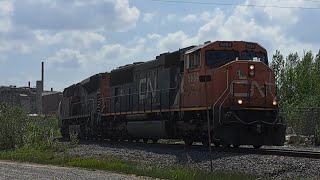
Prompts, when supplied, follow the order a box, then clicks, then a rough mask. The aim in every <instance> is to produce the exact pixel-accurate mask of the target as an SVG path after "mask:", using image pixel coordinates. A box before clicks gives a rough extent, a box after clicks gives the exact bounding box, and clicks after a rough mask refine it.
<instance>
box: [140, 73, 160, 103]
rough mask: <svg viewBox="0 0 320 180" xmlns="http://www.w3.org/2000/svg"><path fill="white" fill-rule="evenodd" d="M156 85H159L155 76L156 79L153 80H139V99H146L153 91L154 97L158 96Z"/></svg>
mask: <svg viewBox="0 0 320 180" xmlns="http://www.w3.org/2000/svg"><path fill="white" fill-rule="evenodd" d="M156 87H157V78H156V76H154V81H153V82H152V81H151V78H150V77H148V78H142V79H140V82H139V99H140V100H142V99H146V98H148V97H149V93H151V95H152V97H153V98H155V97H156Z"/></svg>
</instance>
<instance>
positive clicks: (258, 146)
mask: <svg viewBox="0 0 320 180" xmlns="http://www.w3.org/2000/svg"><path fill="white" fill-rule="evenodd" d="M261 147H262V145H253V148H255V149H260V148H261Z"/></svg>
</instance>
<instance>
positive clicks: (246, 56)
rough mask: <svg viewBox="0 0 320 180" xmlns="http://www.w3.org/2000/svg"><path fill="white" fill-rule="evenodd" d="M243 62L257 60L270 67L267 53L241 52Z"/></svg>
mask: <svg viewBox="0 0 320 180" xmlns="http://www.w3.org/2000/svg"><path fill="white" fill-rule="evenodd" d="M241 59H242V60H255V59H257V60H258V61H261V62H263V63H265V64H266V65H268V57H267V54H266V53H263V52H253V51H242V52H241Z"/></svg>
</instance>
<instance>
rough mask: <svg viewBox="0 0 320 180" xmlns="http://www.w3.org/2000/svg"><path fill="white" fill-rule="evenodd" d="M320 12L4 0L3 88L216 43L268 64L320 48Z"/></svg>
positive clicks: (76, 77)
mask: <svg viewBox="0 0 320 180" xmlns="http://www.w3.org/2000/svg"><path fill="white" fill-rule="evenodd" d="M197 2H211V3H212V2H213V3H214V2H217V3H221V2H223V3H230V4H238V5H248V4H249V5H262V6H274V5H275V6H280V7H284V6H285V7H312V8H320V2H315V1H310V0H268V1H267V0H245V1H244V0H229V1H209V0H201V1H200V0H199V1H197ZM319 18H320V9H299V8H272V7H262V8H261V7H248V6H219V5H214V4H184V3H169V2H158V1H152V0H130V1H129V0H90V1H89V0H68V1H66V0H24V1H21V0H20V1H18V0H0V77H1V78H0V85H17V86H26V85H27V84H28V81H31V85H32V86H35V81H36V80H38V79H40V77H41V76H40V66H41V61H44V62H45V67H46V68H45V88H46V89H50V88H51V87H53V88H54V89H56V90H63V88H65V87H67V86H69V85H71V84H73V83H76V82H79V81H81V80H83V79H85V78H87V77H88V76H90V75H93V74H95V73H99V72H105V71H110V70H112V69H114V68H116V67H117V66H120V65H125V64H128V63H133V62H135V61H146V60H151V59H153V58H154V57H155V56H157V55H158V54H160V53H163V52H167V51H174V50H176V49H178V48H182V47H185V46H190V45H198V44H202V43H203V42H205V41H208V40H211V41H215V40H245V41H255V42H258V43H260V44H261V45H263V46H265V47H266V48H267V50H268V51H269V56H270V58H271V56H272V54H273V53H274V52H275V50H276V49H279V50H280V51H281V52H282V53H283V54H285V55H286V54H288V53H290V52H298V53H300V54H302V51H303V50H304V49H305V50H312V51H313V52H314V53H316V52H318V51H319V48H320V35H319V32H320V31H319V27H320V21H319Z"/></svg>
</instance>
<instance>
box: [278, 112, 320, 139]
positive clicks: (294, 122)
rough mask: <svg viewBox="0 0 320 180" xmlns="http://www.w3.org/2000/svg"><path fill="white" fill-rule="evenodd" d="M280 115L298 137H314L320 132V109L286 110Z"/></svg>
mask: <svg viewBox="0 0 320 180" xmlns="http://www.w3.org/2000/svg"><path fill="white" fill-rule="evenodd" d="M279 114H280V115H281V116H282V117H283V118H284V120H285V122H286V123H287V126H288V127H289V128H292V129H293V130H294V132H295V133H296V134H298V135H304V136H312V135H316V134H317V132H318V131H319V130H320V107H313V108H286V109H282V110H281V111H280V113H279Z"/></svg>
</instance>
